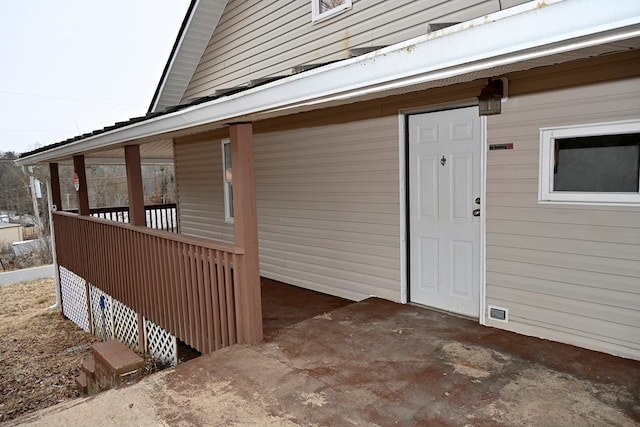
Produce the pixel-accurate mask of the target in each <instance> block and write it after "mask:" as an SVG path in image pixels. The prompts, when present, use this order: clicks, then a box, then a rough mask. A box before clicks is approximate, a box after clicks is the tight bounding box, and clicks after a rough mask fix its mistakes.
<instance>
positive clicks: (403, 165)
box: [398, 104, 487, 325]
mask: <svg viewBox="0 0 640 427" xmlns="http://www.w3.org/2000/svg"><path fill="white" fill-rule="evenodd" d="M469 106H470V105H469V104H460V105H455V106H451V105H447V106H440V108H424V109H419V110H416V109H411V110H410V111H400V112H399V113H398V147H399V150H398V154H399V163H400V164H399V168H398V170H399V180H398V182H399V194H400V236H399V237H400V302H401V303H403V304H407V303H408V302H409V298H408V289H409V286H410V283H409V276H408V275H409V272H408V268H407V267H408V257H409V251H408V248H407V243H408V240H407V231H408V218H407V213H408V208H409V198H408V194H407V170H408V167H407V161H408V159H407V154H408V143H409V139H408V135H407V120H408V116H409V115H411V114H416V113H431V112H435V111H443V110H449V109H457V108H464V107H469ZM480 139H481V141H482V146H481V149H480V175H481V177H480V212H481V214H480V295H479V301H478V304H479V319H478V321H479V323H480V324H481V325H484V324H486V200H485V199H486V176H487V118H486V117H481V118H480Z"/></svg>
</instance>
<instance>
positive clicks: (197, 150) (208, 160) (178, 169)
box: [174, 139, 233, 242]
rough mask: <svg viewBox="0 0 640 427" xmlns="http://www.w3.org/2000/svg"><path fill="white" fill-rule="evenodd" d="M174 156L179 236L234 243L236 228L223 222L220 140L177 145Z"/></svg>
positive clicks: (178, 143)
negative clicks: (184, 235)
mask: <svg viewBox="0 0 640 427" xmlns="http://www.w3.org/2000/svg"><path fill="white" fill-rule="evenodd" d="M174 155H175V173H176V188H177V189H178V209H179V216H178V220H179V228H180V232H181V233H182V234H188V235H190V236H198V237H204V238H207V239H214V240H222V241H225V242H233V224H227V223H226V222H225V219H224V190H223V186H222V148H221V145H220V140H219V139H218V140H213V139H208V140H205V141H196V142H177V143H176V144H175V146H174Z"/></svg>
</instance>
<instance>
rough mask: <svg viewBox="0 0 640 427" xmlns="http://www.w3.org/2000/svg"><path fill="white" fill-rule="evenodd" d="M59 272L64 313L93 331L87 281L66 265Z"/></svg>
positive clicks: (77, 323)
mask: <svg viewBox="0 0 640 427" xmlns="http://www.w3.org/2000/svg"><path fill="white" fill-rule="evenodd" d="M59 272H60V291H61V293H62V313H63V314H64V315H65V317H66V318H67V319H69V320H71V321H72V322H73V323H75V324H76V325H78V326H79V327H80V328H82V329H83V330H84V331H85V332H91V329H90V327H89V306H88V304H87V282H86V281H85V280H84V279H83V278H82V277H80V276H78V275H77V274H75V273H73V272H72V271H70V270H67V269H66V268H64V267H60V269H59Z"/></svg>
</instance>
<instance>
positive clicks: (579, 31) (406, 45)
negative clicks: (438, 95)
mask: <svg viewBox="0 0 640 427" xmlns="http://www.w3.org/2000/svg"><path fill="white" fill-rule="evenodd" d="M638 36H640V2H630V1H625V0H617V1H614V2H607V3H605V2H602V1H601V0H552V1H547V2H544V3H542V2H538V1H535V2H529V3H526V4H523V5H520V6H517V7H514V8H510V9H507V10H504V11H501V12H497V13H494V14H491V15H487V16H485V17H482V18H478V19H474V20H471V21H467V22H465V23H461V24H458V25H455V26H453V27H449V28H445V29H443V30H440V31H436V32H434V33H430V34H427V35H424V36H420V37H417V38H414V39H412V40H408V41H406V42H402V43H399V44H397V45H393V46H389V47H387V48H384V49H381V50H379V51H375V52H371V53H369V54H367V55H364V56H362V57H356V58H352V59H348V60H345V61H341V62H337V63H334V64H331V65H327V66H324V67H321V68H318V69H315V70H311V71H307V72H305V73H301V74H297V75H293V76H290V77H287V78H285V79H282V80H277V81H275V82H272V83H269V84H266V85H264V86H260V87H257V88H253V89H249V90H246V91H243V92H240V93H237V94H234V95H231V96H228V97H222V98H219V99H216V100H213V101H210V102H207V103H203V104H199V105H195V106H192V107H188V108H185V109H184V110H180V111H177V112H174V113H170V114H167V115H163V116H159V117H156V118H153V119H150V120H147V121H143V122H139V123H136V124H132V125H130V126H127V127H124V128H120V129H116V130H113V131H110V132H106V133H103V134H99V135H96V136H93V137H89V138H86V139H84V140H81V141H78V142H75V143H71V144H68V145H64V146H61V147H59V148H57V149H53V150H51V151H46V152H42V153H38V154H34V155H32V156H29V157H26V158H24V159H20V160H19V161H18V164H33V163H40V162H45V161H47V160H48V159H54V158H60V157H64V156H71V155H74V154H77V153H79V152H82V151H84V152H86V151H90V150H97V149H103V148H106V147H109V146H110V145H114V144H121V143H125V142H134V141H136V140H139V139H143V138H149V137H153V136H154V135H161V134H165V133H169V132H176V131H180V130H184V129H188V128H191V127H196V126H202V125H215V124H219V126H220V127H221V126H223V125H224V124H225V123H229V122H233V121H241V120H247V119H253V120H257V119H260V116H261V115H263V114H268V113H273V112H274V111H286V110H292V111H293V110H294V109H295V108H299V107H300V106H304V105H320V104H323V103H327V102H330V101H335V100H348V99H354V98H357V97H360V96H366V95H371V94H377V93H378V94H383V93H384V92H385V91H388V90H392V89H397V88H401V87H406V86H411V85H416V84H420V83H427V82H433V81H437V80H442V79H447V78H450V77H455V76H458V75H463V74H466V73H470V72H474V71H481V70H488V69H491V68H494V67H497V66H501V65H507V64H513V63H517V62H521V61H527V60H531V59H535V58H542V57H546V56H550V55H555V54H559V53H563V52H570V51H573V50H577V49H582V48H586V47H590V46H597V45H600V44H604V43H611V42H615V41H619V40H626V39H629V38H632V37H638Z"/></svg>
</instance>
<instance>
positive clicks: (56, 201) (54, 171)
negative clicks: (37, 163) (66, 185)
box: [49, 163, 62, 211]
mask: <svg viewBox="0 0 640 427" xmlns="http://www.w3.org/2000/svg"><path fill="white" fill-rule="evenodd" d="M49 177H50V179H51V199H52V200H51V203H53V205H55V207H56V210H60V211H61V210H62V192H61V191H60V173H59V172H58V164H57V163H49Z"/></svg>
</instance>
